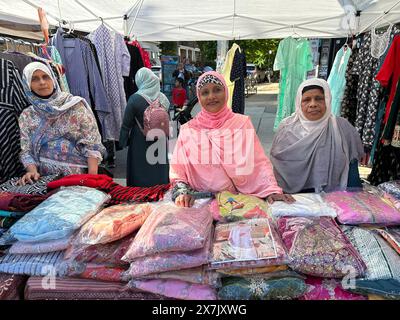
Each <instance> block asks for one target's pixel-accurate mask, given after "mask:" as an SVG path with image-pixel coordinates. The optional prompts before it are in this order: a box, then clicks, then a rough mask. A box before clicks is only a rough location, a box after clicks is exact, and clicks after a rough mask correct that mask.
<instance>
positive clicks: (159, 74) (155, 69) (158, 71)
mask: <svg viewBox="0 0 400 320" xmlns="http://www.w3.org/2000/svg"><path fill="white" fill-rule="evenodd" d="M151 71H153V73H154V74H155V75H156V76H157V77H158V79H160V83H162V70H161V66H151Z"/></svg>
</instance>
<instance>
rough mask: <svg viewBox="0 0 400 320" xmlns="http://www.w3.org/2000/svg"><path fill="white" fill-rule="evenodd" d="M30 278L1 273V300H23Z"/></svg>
mask: <svg viewBox="0 0 400 320" xmlns="http://www.w3.org/2000/svg"><path fill="white" fill-rule="evenodd" d="M27 280H28V277H25V276H20V275H15V274H6V273H0V300H22V298H23V295H24V294H23V292H24V288H25V283H26V281H27Z"/></svg>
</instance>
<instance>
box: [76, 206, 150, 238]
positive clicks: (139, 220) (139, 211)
mask: <svg viewBox="0 0 400 320" xmlns="http://www.w3.org/2000/svg"><path fill="white" fill-rule="evenodd" d="M152 210H153V209H152V206H151V205H150V204H131V205H116V206H112V207H108V208H106V209H103V210H102V211H101V212H100V213H98V214H96V215H95V216H94V217H93V218H92V219H90V220H89V221H88V222H86V223H85V224H84V225H83V227H82V228H81V230H80V232H79V233H78V235H77V236H76V237H75V239H74V241H76V242H78V243H80V244H89V245H94V244H104V243H109V242H113V241H116V240H119V239H122V238H123V237H125V236H127V235H129V234H131V233H132V232H134V231H136V230H138V229H139V228H140V227H141V226H142V225H143V223H144V222H145V221H146V219H147V217H148V216H149V215H150V213H151V212H152Z"/></svg>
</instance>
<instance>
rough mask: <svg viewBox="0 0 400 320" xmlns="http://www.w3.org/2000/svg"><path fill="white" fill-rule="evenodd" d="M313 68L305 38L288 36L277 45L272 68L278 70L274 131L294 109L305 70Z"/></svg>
mask: <svg viewBox="0 0 400 320" xmlns="http://www.w3.org/2000/svg"><path fill="white" fill-rule="evenodd" d="M313 68H314V65H313V61H312V54H311V47H310V43H309V42H308V40H306V39H302V38H300V39H294V38H292V37H288V38H286V39H284V40H282V41H281V42H280V43H279V46H278V52H277V54H276V57H275V62H274V70H275V71H277V70H280V73H281V77H280V82H279V97H278V110H277V112H276V118H275V123H274V131H276V130H277V129H278V126H279V124H280V123H281V121H282V120H283V119H285V118H287V117H289V116H290V115H292V113H293V112H294V111H295V100H296V92H297V89H298V87H299V86H300V84H301V83H302V82H303V81H304V80H305V79H306V76H307V72H308V71H310V70H312V69H313Z"/></svg>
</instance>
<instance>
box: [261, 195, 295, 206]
mask: <svg viewBox="0 0 400 320" xmlns="http://www.w3.org/2000/svg"><path fill="white" fill-rule="evenodd" d="M267 201H268V203H269V204H273V203H274V202H275V201H284V202H286V203H294V202H296V200H295V199H294V198H293V197H292V196H291V195H290V194H278V193H275V194H270V195H269V196H268V197H267Z"/></svg>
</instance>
